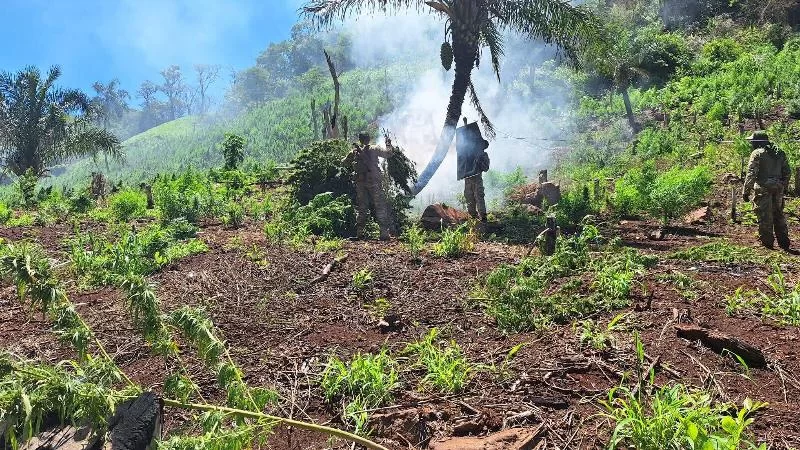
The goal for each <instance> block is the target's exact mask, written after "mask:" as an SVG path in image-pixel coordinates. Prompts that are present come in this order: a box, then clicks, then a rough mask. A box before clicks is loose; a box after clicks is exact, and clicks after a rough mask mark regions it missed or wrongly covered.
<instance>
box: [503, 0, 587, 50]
mask: <svg viewBox="0 0 800 450" xmlns="http://www.w3.org/2000/svg"><path fill="white" fill-rule="evenodd" d="M489 9H490V11H491V13H492V15H493V16H494V18H495V19H496V20H497V21H498V23H499V25H500V26H501V27H507V28H511V29H513V30H516V31H518V32H521V33H524V34H526V35H528V36H529V37H531V38H533V39H541V40H543V41H544V42H545V43H548V44H555V45H556V46H558V47H559V49H560V50H561V51H563V52H564V53H565V54H566V55H567V56H569V57H570V58H572V59H575V58H576V56H577V53H578V51H579V50H580V49H582V48H584V47H585V46H586V45H588V44H590V43H592V42H593V41H594V40H596V39H598V36H599V33H600V30H601V29H602V27H601V25H600V21H599V20H598V18H597V17H596V16H595V15H594V14H593V13H592V12H591V11H589V10H588V9H587V8H584V7H582V6H573V5H571V4H570V3H569V2H568V1H565V0H493V1H492V2H491V4H490V7H489Z"/></svg>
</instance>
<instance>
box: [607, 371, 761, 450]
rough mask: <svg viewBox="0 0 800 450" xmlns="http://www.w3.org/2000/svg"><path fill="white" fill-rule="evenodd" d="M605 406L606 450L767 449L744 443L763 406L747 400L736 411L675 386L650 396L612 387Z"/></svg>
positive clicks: (748, 441)
mask: <svg viewBox="0 0 800 450" xmlns="http://www.w3.org/2000/svg"><path fill="white" fill-rule="evenodd" d="M604 405H605V407H606V410H607V414H606V416H607V417H608V418H609V419H611V420H612V421H613V422H615V424H616V425H615V428H614V432H613V434H612V436H611V442H609V446H608V448H623V447H626V446H631V447H635V448H637V449H641V450H664V449H668V450H680V449H685V448H696V449H705V448H709V449H711V448H719V449H739V448H750V449H756V448H757V449H760V450H766V448H767V447H766V445H761V446H759V447H756V444H754V443H753V442H752V441H750V440H749V439H748V436H747V433H746V431H747V428H748V427H749V426H750V425H751V424H752V423H753V418H752V417H751V415H752V413H753V412H755V411H757V410H759V409H761V408H763V407H764V406H765V404H764V403H758V402H753V401H751V400H749V399H746V400H745V401H744V404H743V405H742V408H741V409H738V410H736V408H735V405H731V404H725V403H723V404H714V402H713V400H712V397H711V395H710V394H708V393H707V392H704V391H700V390H693V389H690V388H687V387H685V386H684V385H682V384H675V385H671V386H670V385H668V386H664V387H662V388H659V389H657V390H656V391H655V393H654V394H653V395H652V397H650V396H648V397H642V396H641V395H637V394H635V393H633V392H631V391H630V390H628V389H625V388H618V389H612V390H611V392H609V395H608V400H607V401H605V402H604ZM731 412H733V414H734V415H731Z"/></svg>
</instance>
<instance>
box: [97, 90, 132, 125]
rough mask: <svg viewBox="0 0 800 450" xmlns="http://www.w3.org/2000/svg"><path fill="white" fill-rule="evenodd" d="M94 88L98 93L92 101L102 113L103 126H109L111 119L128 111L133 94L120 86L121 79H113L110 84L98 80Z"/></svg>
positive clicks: (117, 117)
mask: <svg viewBox="0 0 800 450" xmlns="http://www.w3.org/2000/svg"><path fill="white" fill-rule="evenodd" d="M92 89H94V91H95V92H96V93H97V96H95V97H94V98H93V99H92V103H94V104H96V105H97V109H98V110H99V111H98V112H99V113H100V114H101V115H102V120H103V128H108V123H109V121H110V119H111V118H112V117H113V118H116V119H119V118H120V117H122V115H123V114H124V113H125V112H127V111H128V104H127V103H126V102H127V100H130V98H131V96H130V94H128V91H126V90H124V89H120V88H119V80H118V79H116V78H115V79H113V80H111V81H109V82H108V84H103V83H101V82H99V81H98V82H96V83H94V84H93V85H92Z"/></svg>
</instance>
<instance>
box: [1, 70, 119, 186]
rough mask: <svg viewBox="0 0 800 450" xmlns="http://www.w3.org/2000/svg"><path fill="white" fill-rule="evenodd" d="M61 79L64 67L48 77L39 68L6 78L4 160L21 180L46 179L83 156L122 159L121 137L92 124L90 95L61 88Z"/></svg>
mask: <svg viewBox="0 0 800 450" xmlns="http://www.w3.org/2000/svg"><path fill="white" fill-rule="evenodd" d="M60 75H61V69H60V68H59V67H58V66H53V67H51V68H50V70H49V71H48V72H47V76H46V77H45V78H42V74H41V73H40V72H39V69H37V68H35V67H26V68H25V69H23V70H21V71H19V72H17V73H16V74H12V73H7V72H4V73H2V74H0V155H2V158H3V165H4V166H5V167H6V168H8V169H9V170H10V171H11V172H13V173H14V174H16V175H23V174H25V173H26V172H28V171H30V173H32V174H34V175H35V176H38V177H41V176H43V175H45V174H46V172H47V170H48V168H49V167H51V166H53V165H55V164H58V163H60V162H62V161H64V160H67V159H70V158H74V157H79V156H86V155H92V156H97V155H98V154H99V153H104V154H106V155H111V156H114V157H121V156H122V149H121V147H120V144H119V140H118V139H117V137H116V136H114V135H113V134H111V133H109V132H108V131H106V130H105V129H102V128H98V127H96V126H94V125H93V124H92V123H91V119H90V117H89V116H88V115H87V112H89V111H90V109H91V104H90V101H89V98H88V97H87V96H86V94H84V93H83V92H81V91H79V90H75V89H61V88H59V87H57V86H55V81H56V80H57V79H58V77H59V76H60Z"/></svg>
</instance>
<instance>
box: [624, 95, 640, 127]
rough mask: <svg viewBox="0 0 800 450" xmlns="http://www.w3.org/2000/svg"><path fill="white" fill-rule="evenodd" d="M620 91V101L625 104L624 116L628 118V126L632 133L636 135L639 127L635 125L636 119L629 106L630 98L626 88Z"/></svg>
mask: <svg viewBox="0 0 800 450" xmlns="http://www.w3.org/2000/svg"><path fill="white" fill-rule="evenodd" d="M620 91H621V92H622V101H623V102H624V103H625V115H626V116H628V124H629V125H630V126H631V129H632V130H633V132H634V133H638V132H639V129H638V128H639V125H638V124H637V123H636V118H634V117H633V107H632V106H631V97H630V96H629V95H628V88H627V87H623V88H621V89H620Z"/></svg>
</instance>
